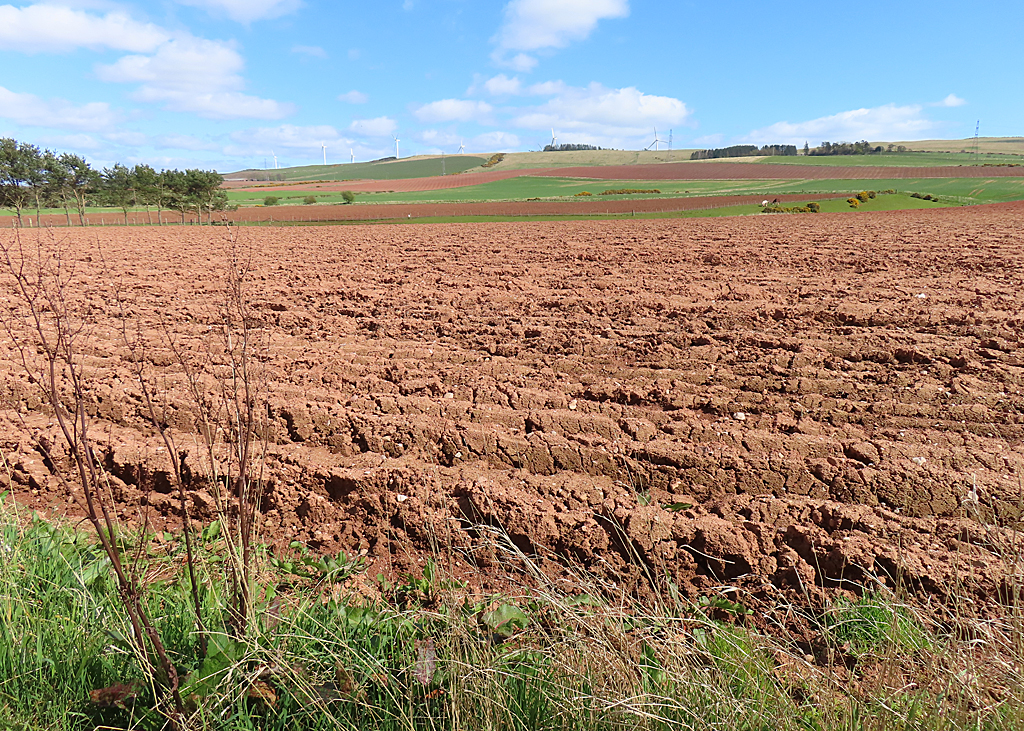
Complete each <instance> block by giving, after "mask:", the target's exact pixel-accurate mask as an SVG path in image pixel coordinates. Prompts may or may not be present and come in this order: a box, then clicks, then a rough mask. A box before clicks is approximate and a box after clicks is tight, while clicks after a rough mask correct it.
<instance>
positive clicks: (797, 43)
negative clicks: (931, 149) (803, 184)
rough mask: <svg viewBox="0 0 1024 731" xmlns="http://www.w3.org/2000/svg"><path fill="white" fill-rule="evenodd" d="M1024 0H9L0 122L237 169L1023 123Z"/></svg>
mask: <svg viewBox="0 0 1024 731" xmlns="http://www.w3.org/2000/svg"><path fill="white" fill-rule="evenodd" d="M1022 62H1024V4H1022V3H1020V2H1018V1H1013V2H1011V1H1009V0H1008V1H1006V2H979V3H975V4H970V3H962V2H961V3H957V4H955V5H954V4H953V3H952V2H946V1H945V0H932V2H927V3H923V2H913V3H911V2H900V0H896V1H895V2H892V1H890V2H884V3H883V2H874V1H873V0H867V1H865V2H859V3H844V4H837V3H810V2H775V3H765V2H747V1H746V0H719V2H703V3H698V2H644V1H642V0H510V1H508V2H493V3H489V2H479V1H477V2H472V1H470V0H376V2H349V1H348V0H337V1H335V2H326V1H322V0H158V1H154V2H131V1H126V2H115V1H110V0H48V1H47V2H14V3H11V4H0V136H5V137H8V136H9V137H15V138H17V139H19V140H24V141H28V142H32V143H34V144H37V145H39V146H41V147H46V148H50V149H55V150H61V151H73V152H78V153H80V154H83V155H85V156H86V157H87V158H88V159H90V160H91V161H92V162H93V163H94V164H96V165H99V166H105V165H110V164H112V163H113V162H115V161H119V162H125V163H128V164H134V163H136V162H145V163H149V164H152V165H154V166H155V167H158V168H159V167H194V166H197V167H204V168H216V169H218V170H221V171H230V170H236V169H240V168H245V167H263V165H264V160H266V161H267V163H266V164H267V165H268V166H270V167H273V156H274V155H276V156H277V159H278V164H279V165H281V166H286V165H302V164H312V163H316V162H319V161H321V160H322V147H321V146H322V145H326V148H327V157H328V162H348V161H349V160H350V159H351V156H352V155H354V156H355V158H356V159H357V160H369V159H374V158H379V157H383V156H385V155H388V154H394V151H395V142H394V139H393V137H394V136H397V137H398V138H399V139H400V140H401V141H400V143H399V149H400V153H401V156H402V157H405V156H407V155H412V154H421V153H438V152H442V151H444V152H446V153H456V152H457V151H458V149H459V147H460V145H461V144H465V147H466V150H467V151H468V152H485V151H486V152H493V151H519V150H530V149H537V148H538V147H540V146H543V145H544V144H547V143H548V142H550V141H551V130H552V128H554V132H555V135H556V136H557V138H558V141H559V142H560V143H562V142H579V143H590V144H596V145H601V146H604V147H616V148H624V149H638V148H641V147H644V146H646V145H648V144H649V143H650V142H651V141H653V139H654V130H655V128H657V130H658V136H659V137H660V138H661V139H662V140H665V141H666V142H667V140H668V136H669V134H671V135H672V141H673V146H674V147H676V148H686V147H713V146H721V145H728V144H736V143H743V142H757V143H767V142H780V143H794V144H799V145H802V144H803V143H804V142H805V141H807V142H810V144H811V145H816V144H818V143H819V142H821V141H822V140H831V141H840V140H846V141H854V140H859V139H868V140H872V141H878V140H886V141H888V140H914V139H931V138H946V139H956V138H964V137H970V136H973V135H974V129H975V123H976V121H977V120H979V119H980V120H981V134H982V135H983V136H1015V135H1024V124H1022V120H1024V80H1022V79H1024V75H1022V73H1021V68H1022V67H1024V63H1022Z"/></svg>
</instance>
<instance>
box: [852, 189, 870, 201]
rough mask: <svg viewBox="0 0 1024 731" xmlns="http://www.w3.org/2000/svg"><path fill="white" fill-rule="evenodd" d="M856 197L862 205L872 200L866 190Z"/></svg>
mask: <svg viewBox="0 0 1024 731" xmlns="http://www.w3.org/2000/svg"><path fill="white" fill-rule="evenodd" d="M854 197H855V198H856V199H857V200H859V201H860V202H861V203H867V202H868V201H869V200H870V199H871V196H870V195H868V192H867V191H866V190H862V191H861V192H860V193H858V194H857V195H856V196H854Z"/></svg>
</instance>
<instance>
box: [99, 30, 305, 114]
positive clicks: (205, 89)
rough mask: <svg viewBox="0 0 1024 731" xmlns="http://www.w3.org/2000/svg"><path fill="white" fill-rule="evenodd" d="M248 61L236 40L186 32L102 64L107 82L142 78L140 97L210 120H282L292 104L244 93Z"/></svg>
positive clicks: (101, 67)
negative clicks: (147, 51)
mask: <svg viewBox="0 0 1024 731" xmlns="http://www.w3.org/2000/svg"><path fill="white" fill-rule="evenodd" d="M244 66H245V62H244V60H243V59H242V56H241V54H239V53H238V51H236V50H235V48H234V45H233V44H231V43H224V42H222V41H211V40H207V39H205V38H195V37H192V36H185V37H181V38H176V39H174V40H172V41H169V42H167V43H165V44H163V45H162V46H160V47H159V48H158V49H157V51H156V53H154V54H153V55H151V56H142V55H131V56H124V57H122V58H120V59H118V60H117V61H116V62H114V63H113V64H110V65H99V66H97V67H96V74H97V76H99V78H100V79H102V80H103V81H110V82H120V83H139V84H141V86H140V87H139V89H138V90H137V91H136V92H135V95H134V96H135V98H136V99H138V100H140V101H145V102H163V103H164V105H165V107H166V108H167V109H170V110H172V111H179V112H194V113H196V114H198V115H199V116H202V117H208V118H211V119H280V118H281V117H285V116H287V115H288V114H291V113H292V111H293V107H292V105H291V104H286V103H284V104H283V103H281V102H277V101H274V100H273V99H261V98H259V97H255V96H250V95H248V94H244V93H242V91H241V89H242V88H243V87H244V86H245V81H244V79H243V78H242V76H241V71H242V69H243V67H244Z"/></svg>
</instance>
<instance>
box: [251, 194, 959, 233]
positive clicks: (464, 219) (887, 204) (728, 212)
mask: <svg viewBox="0 0 1024 731" xmlns="http://www.w3.org/2000/svg"><path fill="white" fill-rule="evenodd" d="M812 200H814V198H813V197H810V196H809V197H808V199H807V200H806V201H800V202H793V203H790V204H788V205H790V206H791V207H800V206H801V204H802V203H809V202H811V201H812ZM819 204H820V206H821V212H822V213H870V212H873V211H903V210H912V209H926V208H945V207H949V206H950V205H956V204H951V203H948V202H947V203H942V202H939V203H935V202H933V201H925V200H921V199H919V198H912V197H910V196H909V195H905V194H902V193H899V194H895V195H879V196H877V197H876V198H874V199H872V200H869V201H868V202H867V203H862V204H860V206H859V207H858V208H857V209H853V208H852V207H851V206H850V204H849V203H847V202H846V200H845V199H835V200H824V201H819ZM761 214H762V208H761V206H760V205H749V204H747V205H738V206H723V207H721V208H705V209H701V210H692V211H661V212H653V213H588V214H580V215H551V214H540V215H529V214H526V215H520V216H420V217H416V218H389V217H388V210H387V207H382V208H381V217H380V218H378V219H372V220H338V221H315V222H314V221H273V222H271V221H245V222H240V223H239V224H238V225H240V226H333V225H337V226H366V225H381V224H397V225H407V224H412V225H415V224H423V223H488V222H489V223H502V222H511V221H614V220H621V219H634V220H635V219H659V218H721V217H724V216H752V215H761ZM770 215H798V214H770ZM799 215H814V214H799Z"/></svg>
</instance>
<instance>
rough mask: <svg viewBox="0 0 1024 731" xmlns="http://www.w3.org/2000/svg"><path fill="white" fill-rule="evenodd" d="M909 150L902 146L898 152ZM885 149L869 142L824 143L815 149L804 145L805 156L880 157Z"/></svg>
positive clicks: (890, 149)
mask: <svg viewBox="0 0 1024 731" xmlns="http://www.w3.org/2000/svg"><path fill="white" fill-rule="evenodd" d="M892 148H893V146H892V145H889V150H888V151H889V152H892ZM906 149H907V148H905V147H903V145H900V149H899V150H898V152H905V151H906ZM885 151H886V150H885V148H883V147H882V146H881V145H878V146H877V147H876V146H873V145H872V144H871V143H870V142H868V141H867V140H861V141H860V142H822V143H821V144H820V145H818V146H817V147H815V148H810V147H808V145H807V143H804V154H805V155H814V156H820V155H879V154H881V153H883V152H885Z"/></svg>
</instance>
